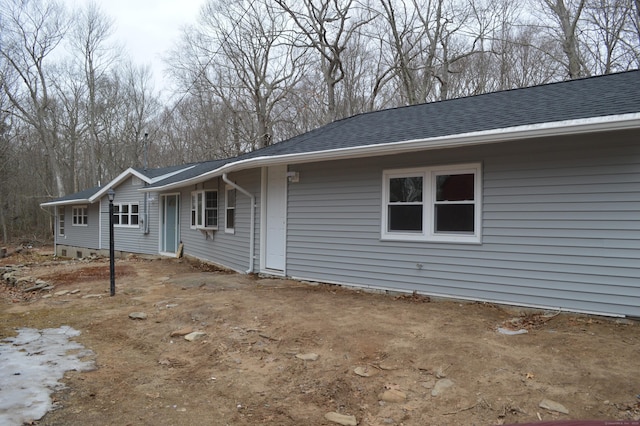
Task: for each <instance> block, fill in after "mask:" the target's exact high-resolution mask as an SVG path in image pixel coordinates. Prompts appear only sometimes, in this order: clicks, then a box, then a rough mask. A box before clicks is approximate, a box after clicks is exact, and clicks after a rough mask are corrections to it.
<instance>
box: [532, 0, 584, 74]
mask: <svg viewBox="0 0 640 426" xmlns="http://www.w3.org/2000/svg"><path fill="white" fill-rule="evenodd" d="M537 1H538V2H539V3H540V5H541V6H542V8H543V10H544V12H545V14H544V17H543V18H542V19H543V24H542V27H546V28H549V29H550V30H551V32H552V33H553V34H554V35H555V37H556V40H558V42H559V43H560V45H561V46H562V51H563V53H564V58H555V59H556V60H557V61H558V62H560V63H562V64H563V65H564V67H565V69H566V73H567V77H568V78H570V79H573V78H579V77H584V76H586V75H590V71H589V69H588V68H587V66H586V64H585V62H584V58H583V53H582V51H581V48H580V40H579V38H578V33H579V28H578V25H579V23H580V20H581V19H582V13H583V11H584V8H585V5H586V1H587V0H567V1H566V2H565V0H537ZM536 6H537V4H534V6H533V7H534V9H533V10H534V11H535V10H537V8H536Z"/></svg>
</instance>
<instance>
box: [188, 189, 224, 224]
mask: <svg viewBox="0 0 640 426" xmlns="http://www.w3.org/2000/svg"><path fill="white" fill-rule="evenodd" d="M207 192H215V193H216V223H218V225H215V226H206V225H205V222H206V220H207V219H206V217H207V215H206V213H207V195H206V193H207ZM198 197H202V204H201V206H200V209H201V210H200V218H201V219H202V223H198V214H197V213H198V211H197V209H198ZM194 198H195V210H194ZM219 211H220V208H219V198H218V190H217V189H202V190H200V191H192V192H191V205H190V208H189V228H191V229H204V230H209V231H215V230H217V229H218V226H219V224H220V215H219ZM194 212H196V218H195V221H196V223H193V213H194Z"/></svg>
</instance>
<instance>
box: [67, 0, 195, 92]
mask: <svg viewBox="0 0 640 426" xmlns="http://www.w3.org/2000/svg"><path fill="white" fill-rule="evenodd" d="M64 1H65V3H66V4H67V5H68V6H69V7H74V6H78V5H83V4H85V3H88V1H89V0H64ZM205 1H206V0H108V1H98V2H97V3H98V4H99V5H100V9H101V10H102V11H103V12H104V13H105V14H106V15H108V16H110V17H111V18H113V20H114V27H115V34H114V40H115V41H117V42H119V43H120V44H121V45H123V46H124V48H125V50H126V51H127V53H128V54H129V56H130V57H131V58H132V60H133V62H134V63H135V64H137V65H143V64H149V65H151V69H152V71H153V75H154V78H155V81H156V83H155V85H156V89H158V90H160V89H162V88H163V87H162V86H163V83H162V79H163V69H164V64H163V62H162V55H164V54H165V53H166V52H167V51H168V50H169V49H170V48H171V47H172V46H173V45H174V44H175V43H176V42H177V40H178V38H179V36H180V29H181V28H182V27H183V26H184V25H188V24H193V23H195V22H196V19H197V16H198V11H199V10H200V7H201V6H202V5H203V4H204V3H205Z"/></svg>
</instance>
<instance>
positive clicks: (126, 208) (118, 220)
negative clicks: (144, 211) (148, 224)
mask: <svg viewBox="0 0 640 426" xmlns="http://www.w3.org/2000/svg"><path fill="white" fill-rule="evenodd" d="M138 209H139V207H138V204H137V203H114V205H113V224H114V226H119V227H129V228H137V227H138V223H139V210H138Z"/></svg>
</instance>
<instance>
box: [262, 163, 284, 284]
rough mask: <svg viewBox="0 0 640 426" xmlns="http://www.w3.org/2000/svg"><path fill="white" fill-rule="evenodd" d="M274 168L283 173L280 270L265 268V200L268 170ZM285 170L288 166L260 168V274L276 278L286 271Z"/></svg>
mask: <svg viewBox="0 0 640 426" xmlns="http://www.w3.org/2000/svg"><path fill="white" fill-rule="evenodd" d="M275 168H281V169H282V173H284V177H285V179H284V189H283V197H282V203H283V204H284V209H283V211H284V228H283V230H282V233H283V235H282V237H283V244H284V247H282V250H283V256H284V259H283V263H284V267H283V268H282V270H280V269H269V268H267V198H268V197H269V194H268V190H267V188H268V181H267V180H268V179H269V172H268V171H269V169H272V170H273V169H275ZM287 170H288V166H287V165H282V166H265V167H262V176H261V188H260V190H261V194H260V200H261V203H260V272H263V273H265V274H270V275H276V276H285V275H286V272H287V271H286V269H287V228H288V226H287V197H288V191H287V186H288V181H287Z"/></svg>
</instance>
